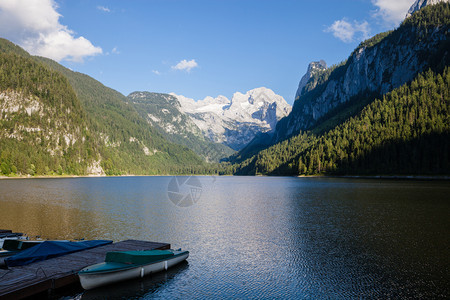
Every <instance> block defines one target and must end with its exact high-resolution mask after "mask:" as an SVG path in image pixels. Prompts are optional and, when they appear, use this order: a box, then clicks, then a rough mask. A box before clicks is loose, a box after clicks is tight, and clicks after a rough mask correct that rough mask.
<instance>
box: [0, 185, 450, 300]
mask: <svg viewBox="0 0 450 300" xmlns="http://www.w3.org/2000/svg"><path fill="white" fill-rule="evenodd" d="M186 179H188V177H178V178H177V179H174V177H111V178H71V179H27V180H23V179H19V180H0V228H5V229H13V230H15V231H19V232H25V233H27V234H28V235H30V236H41V237H42V238H49V239H79V238H85V239H112V240H114V241H120V240H124V239H129V238H132V239H143V240H150V241H157V242H167V243H170V244H172V247H173V248H180V247H181V248H183V249H185V250H189V251H190V253H191V254H190V257H189V259H188V261H187V262H186V263H184V264H182V265H180V266H178V267H176V268H173V269H171V270H169V271H168V272H163V273H159V274H155V275H153V276H151V277H148V278H144V279H143V280H136V281H131V282H126V283H123V284H118V285H114V286H113V287H108V288H103V289H98V290H93V291H88V292H84V293H83V292H81V291H79V292H78V293H77V294H72V295H70V296H71V297H78V298H81V299H100V298H108V299H114V298H121V299H126V298H133V299H140V298H142V299H150V298H189V299H190V298H230V297H232V298H241V299H242V298H306V299H317V298H332V299H335V298H361V297H362V298H366V297H367V298H410V297H414V298H440V297H442V298H446V297H449V295H450V288H449V282H448V279H449V278H450V258H449V257H450V250H449V249H450V196H449V195H450V184H449V182H431V181H430V182H426V181H423V182H422V181H395V180H375V179H374V180H364V179H335V178H291V177H192V178H190V179H189V180H188V181H186ZM74 293H75V292H74Z"/></svg>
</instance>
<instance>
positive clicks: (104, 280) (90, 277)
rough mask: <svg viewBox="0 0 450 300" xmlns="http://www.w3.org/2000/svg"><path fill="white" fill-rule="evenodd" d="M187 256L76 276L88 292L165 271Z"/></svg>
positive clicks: (186, 254) (187, 254)
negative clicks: (124, 268)
mask: <svg viewBox="0 0 450 300" xmlns="http://www.w3.org/2000/svg"><path fill="white" fill-rule="evenodd" d="M188 256H189V252H186V253H185V254H182V255H177V256H175V257H173V258H170V259H168V260H164V261H160V262H156V263H152V264H148V265H142V266H139V267H135V268H130V269H126V270H118V271H112V272H104V273H97V274H95V273H94V274H92V273H91V274H89V273H88V274H78V276H79V277H80V283H81V286H82V287H83V288H84V289H85V290H90V289H93V288H97V287H100V286H104V285H109V284H112V283H116V282H120V281H125V280H129V279H135V278H140V277H144V276H147V275H150V274H152V273H156V272H160V271H163V270H167V269H168V268H170V267H172V266H174V265H176V264H179V263H180V262H182V261H184V260H186V259H187V258H188Z"/></svg>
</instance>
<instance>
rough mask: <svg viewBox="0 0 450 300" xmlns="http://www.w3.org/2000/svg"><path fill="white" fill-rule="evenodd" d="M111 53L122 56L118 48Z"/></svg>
mask: <svg viewBox="0 0 450 300" xmlns="http://www.w3.org/2000/svg"><path fill="white" fill-rule="evenodd" d="M111 53H113V54H120V51H119V50H117V47H114V48H113V49H112V50H111Z"/></svg>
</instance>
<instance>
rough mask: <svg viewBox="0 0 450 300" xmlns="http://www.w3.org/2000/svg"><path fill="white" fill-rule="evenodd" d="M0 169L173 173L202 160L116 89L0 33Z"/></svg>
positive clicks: (6, 172) (34, 172) (17, 171)
mask: <svg viewBox="0 0 450 300" xmlns="http://www.w3.org/2000/svg"><path fill="white" fill-rule="evenodd" d="M0 51H1V53H0V87H1V88H0V108H1V113H2V115H1V120H0V121H1V132H0V134H1V140H0V146H1V147H0V151H1V154H0V160H1V161H0V166H2V169H1V173H2V174H3V175H10V174H13V175H14V174H17V175H26V174H31V175H54V174H74V175H84V174H90V173H95V174H103V172H104V173H106V174H109V175H113V174H169V173H170V174H175V173H183V172H190V171H189V170H192V169H193V168H197V167H198V166H202V164H203V162H202V160H201V159H200V158H199V157H198V156H197V155H195V154H194V153H193V152H192V151H190V150H189V149H187V148H185V147H182V146H179V145H175V144H173V143H170V142H168V141H167V140H165V139H164V138H163V137H162V136H161V135H160V134H159V133H158V132H157V131H156V130H154V129H153V128H152V127H151V126H149V124H147V122H146V121H145V120H144V119H143V118H142V117H140V116H139V114H138V113H137V112H136V110H135V108H134V107H133V106H131V105H128V104H127V103H126V102H125V101H126V98H125V97H124V96H123V95H121V94H120V93H118V92H116V91H114V90H112V89H110V88H107V87H105V86H103V85H102V84H101V83H99V82H98V81H96V80H94V79H92V78H90V77H89V76H87V75H84V74H81V73H76V72H72V71H70V70H69V69H66V68H64V67H62V66H61V65H59V64H57V63H56V62H54V61H51V60H49V59H46V58H39V57H32V56H30V55H29V54H28V53H26V52H25V51H23V50H22V49H21V48H19V47H17V46H15V45H13V44H12V43H10V42H9V41H7V40H1V41H0Z"/></svg>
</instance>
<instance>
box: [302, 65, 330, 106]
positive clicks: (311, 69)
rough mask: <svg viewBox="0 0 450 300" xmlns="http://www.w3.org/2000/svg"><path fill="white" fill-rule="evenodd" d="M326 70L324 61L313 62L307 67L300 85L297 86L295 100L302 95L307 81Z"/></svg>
mask: <svg viewBox="0 0 450 300" xmlns="http://www.w3.org/2000/svg"><path fill="white" fill-rule="evenodd" d="M326 69H327V63H326V62H325V61H324V60H320V61H313V62H312V63H310V64H309V65H308V69H307V70H306V74H305V75H303V77H302V79H301V80H300V83H299V84H298V88H297V93H295V100H298V98H300V96H301V95H302V94H303V89H304V88H305V87H306V85H307V83H308V81H309V80H310V79H311V78H312V77H314V76H317V75H318V74H319V73H321V72H323V71H325V70H326Z"/></svg>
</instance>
